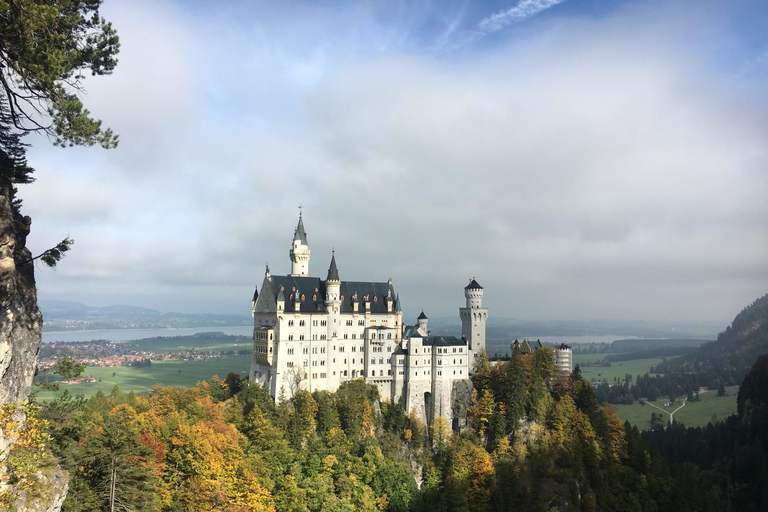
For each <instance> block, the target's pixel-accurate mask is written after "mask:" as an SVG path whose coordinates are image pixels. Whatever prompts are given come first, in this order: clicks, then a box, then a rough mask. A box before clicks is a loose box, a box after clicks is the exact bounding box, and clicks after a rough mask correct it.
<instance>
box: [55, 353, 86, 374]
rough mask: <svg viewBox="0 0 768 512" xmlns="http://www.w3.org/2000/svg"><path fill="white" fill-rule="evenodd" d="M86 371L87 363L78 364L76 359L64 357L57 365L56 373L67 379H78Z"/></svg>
mask: <svg viewBox="0 0 768 512" xmlns="http://www.w3.org/2000/svg"><path fill="white" fill-rule="evenodd" d="M83 371H85V363H78V362H77V361H75V358H74V357H71V356H64V357H62V358H61V360H60V361H59V362H58V364H56V370H55V373H58V374H59V375H61V376H62V377H63V378H65V379H76V378H78V377H79V376H80V375H82V373H83Z"/></svg>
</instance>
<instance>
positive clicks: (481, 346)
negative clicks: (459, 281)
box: [459, 278, 488, 358]
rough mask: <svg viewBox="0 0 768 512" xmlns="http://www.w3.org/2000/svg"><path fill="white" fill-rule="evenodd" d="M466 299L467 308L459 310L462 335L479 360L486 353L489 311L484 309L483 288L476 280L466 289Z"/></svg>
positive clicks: (472, 280) (471, 280)
mask: <svg viewBox="0 0 768 512" xmlns="http://www.w3.org/2000/svg"><path fill="white" fill-rule="evenodd" d="M464 297H465V298H466V299H467V306H466V307H464V308H459V317H461V335H462V336H463V337H464V338H466V340H467V341H468V342H469V350H471V351H472V353H473V354H474V357H475V358H477V356H478V354H479V353H480V352H484V351H485V322H486V320H487V319H488V309H487V308H484V307H483V287H482V286H480V285H479V284H478V283H477V281H475V279H474V278H472V279H470V281H469V284H468V285H467V286H465V287H464Z"/></svg>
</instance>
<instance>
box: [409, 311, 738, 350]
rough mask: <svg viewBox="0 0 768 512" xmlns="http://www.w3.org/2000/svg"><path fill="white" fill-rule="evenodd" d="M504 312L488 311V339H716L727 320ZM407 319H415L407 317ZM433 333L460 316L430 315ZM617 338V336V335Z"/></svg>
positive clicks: (452, 326)
mask: <svg viewBox="0 0 768 512" xmlns="http://www.w3.org/2000/svg"><path fill="white" fill-rule="evenodd" d="M500 315H501V313H494V312H493V310H491V313H490V314H489V315H488V324H487V334H486V338H487V339H488V341H489V342H493V341H499V342H505V343H506V342H509V343H511V342H512V341H514V340H515V339H519V338H526V337H527V338H536V337H547V336H617V337H629V336H637V337H638V338H675V339H708V340H713V339H715V337H716V336H717V333H718V332H719V331H720V329H722V325H723V323H724V322H713V321H709V322H685V321H640V320H599V319H598V320H519V319H515V318H504V317H502V316H500ZM405 321H406V322H412V321H413V320H408V319H405ZM429 329H430V330H431V331H432V333H433V334H436V335H437V334H439V335H455V334H456V333H460V332H461V320H459V317H458V316H456V317H439V318H434V319H432V318H430V319H429ZM617 339H618V338H617Z"/></svg>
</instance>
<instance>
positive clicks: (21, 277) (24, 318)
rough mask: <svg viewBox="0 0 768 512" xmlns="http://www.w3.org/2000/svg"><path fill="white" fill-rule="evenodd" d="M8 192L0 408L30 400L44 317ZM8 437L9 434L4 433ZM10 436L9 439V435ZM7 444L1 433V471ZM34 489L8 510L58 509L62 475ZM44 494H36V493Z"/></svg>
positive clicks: (1, 216) (2, 243) (0, 191)
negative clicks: (39, 306) (38, 304)
mask: <svg viewBox="0 0 768 512" xmlns="http://www.w3.org/2000/svg"><path fill="white" fill-rule="evenodd" d="M12 197H13V189H12V187H11V186H10V185H3V186H2V187H1V188H0V406H3V405H5V404H9V403H15V402H21V401H24V400H26V399H27V398H28V397H29V394H30V392H31V390H32V379H33V377H34V376H35V367H36V366H37V356H38V353H39V351H40V341H41V339H42V329H43V317H42V314H41V313H40V310H39V309H38V307H37V291H36V287H35V276H34V263H33V261H32V255H31V253H30V252H29V250H28V249H27V247H26V240H27V235H28V234H29V228H30V224H31V221H30V218H29V217H23V216H22V215H20V214H19V213H18V212H16V211H14V210H15V209H14V208H13V205H12ZM9 434H10V435H12V433H9ZM9 437H10V436H9ZM10 448H11V440H10V439H8V438H5V437H4V435H3V432H2V431H0V473H5V471H3V469H4V468H3V467H2V466H3V462H4V461H5V460H6V458H7V456H8V453H9V450H10ZM39 476H40V478H39V485H36V486H35V487H34V489H31V490H30V491H29V492H18V493H17V494H18V501H17V502H16V503H14V504H13V507H14V508H13V509H15V510H17V511H19V512H24V511H43V510H45V511H53V512H56V511H58V510H60V509H61V504H62V502H63V501H64V497H65V496H66V492H67V477H66V475H65V474H64V473H63V472H62V471H61V469H60V468H59V467H58V466H55V467H52V468H48V470H47V472H46V471H44V472H43V473H41V474H40V475H39ZM40 490H44V492H41V493H37V492H36V491H40Z"/></svg>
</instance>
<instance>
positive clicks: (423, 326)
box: [416, 311, 429, 336]
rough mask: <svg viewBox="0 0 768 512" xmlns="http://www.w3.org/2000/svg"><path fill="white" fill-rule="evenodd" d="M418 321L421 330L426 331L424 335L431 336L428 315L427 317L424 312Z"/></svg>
mask: <svg viewBox="0 0 768 512" xmlns="http://www.w3.org/2000/svg"><path fill="white" fill-rule="evenodd" d="M416 320H417V321H418V323H419V329H420V330H422V331H424V335H425V336H426V335H427V334H429V331H428V330H427V321H428V320H429V319H428V318H427V315H425V314H424V312H423V311H422V312H421V314H420V315H419V318H417V319H416Z"/></svg>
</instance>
